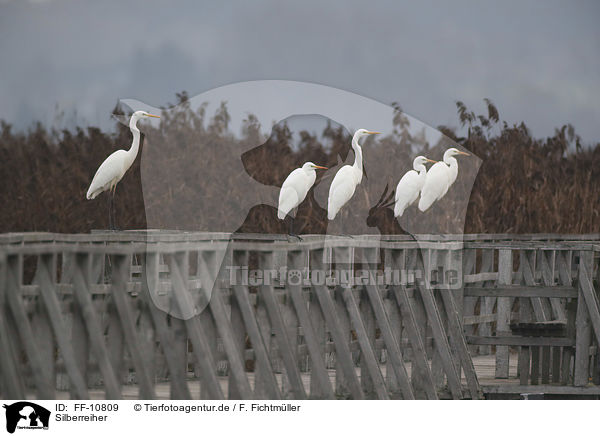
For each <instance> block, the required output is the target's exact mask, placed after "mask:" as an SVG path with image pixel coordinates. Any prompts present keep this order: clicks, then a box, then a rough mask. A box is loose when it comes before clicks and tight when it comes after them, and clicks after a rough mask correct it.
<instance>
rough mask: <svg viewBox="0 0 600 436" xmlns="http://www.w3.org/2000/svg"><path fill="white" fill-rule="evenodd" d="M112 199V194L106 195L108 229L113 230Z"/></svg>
mask: <svg viewBox="0 0 600 436" xmlns="http://www.w3.org/2000/svg"><path fill="white" fill-rule="evenodd" d="M112 207H113V200H112V194H110V193H109V195H108V230H113V227H114V226H113V220H112V218H113V215H112Z"/></svg>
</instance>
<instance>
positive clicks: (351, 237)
mask: <svg viewBox="0 0 600 436" xmlns="http://www.w3.org/2000/svg"><path fill="white" fill-rule="evenodd" d="M347 215H348V214H347V212H346V211H344V213H342V214H340V221H341V222H342V230H343V229H344V225H343V223H344V222H345V221H346V217H347ZM340 236H346V237H348V238H350V239H354V236H352V235H350V234H348V233H344V232H342V233H340Z"/></svg>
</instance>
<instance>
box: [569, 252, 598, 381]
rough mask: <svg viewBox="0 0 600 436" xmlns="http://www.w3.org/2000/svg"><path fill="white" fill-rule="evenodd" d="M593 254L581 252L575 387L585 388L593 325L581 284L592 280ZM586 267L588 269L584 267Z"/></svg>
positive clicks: (587, 377)
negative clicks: (590, 274) (589, 274)
mask: <svg viewBox="0 0 600 436" xmlns="http://www.w3.org/2000/svg"><path fill="white" fill-rule="evenodd" d="M592 256H593V252H591V251H583V250H582V251H580V252H579V297H578V298H577V318H576V320H575V374H574V377H573V385H575V386H585V385H587V384H588V382H589V376H590V345H591V342H592V325H591V320H590V314H589V312H588V308H587V304H586V300H585V295H584V291H583V289H582V285H581V282H582V281H584V280H591V277H587V273H588V271H592V268H591V265H592V261H593V257H592ZM583 265H585V266H586V267H587V268H584V267H582V266H583Z"/></svg>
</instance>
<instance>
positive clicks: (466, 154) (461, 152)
mask: <svg viewBox="0 0 600 436" xmlns="http://www.w3.org/2000/svg"><path fill="white" fill-rule="evenodd" d="M458 154H464V155H465V156H471V155H470V154H469V153H465V152H464V151H459V152H458Z"/></svg>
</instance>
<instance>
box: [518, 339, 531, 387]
mask: <svg viewBox="0 0 600 436" xmlns="http://www.w3.org/2000/svg"><path fill="white" fill-rule="evenodd" d="M529 350H530V349H529V347H528V346H521V347H520V348H519V362H518V366H519V382H520V384H521V385H528V384H529V368H530V367H531V360H530V356H531V355H530V351H529Z"/></svg>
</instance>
